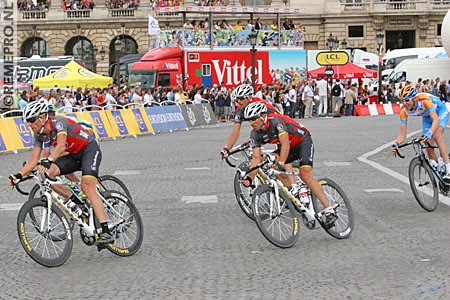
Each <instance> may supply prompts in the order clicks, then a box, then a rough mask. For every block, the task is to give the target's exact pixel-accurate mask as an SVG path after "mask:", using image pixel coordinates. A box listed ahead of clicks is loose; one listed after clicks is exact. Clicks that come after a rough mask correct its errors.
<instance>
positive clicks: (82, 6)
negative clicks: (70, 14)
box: [61, 0, 95, 10]
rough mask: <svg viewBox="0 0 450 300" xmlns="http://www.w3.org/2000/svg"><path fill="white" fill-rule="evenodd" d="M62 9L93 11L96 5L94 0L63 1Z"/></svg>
mask: <svg viewBox="0 0 450 300" xmlns="http://www.w3.org/2000/svg"><path fill="white" fill-rule="evenodd" d="M61 7H62V9H63V10H87V9H91V10H92V9H94V7H95V3H94V1H93V0H63V1H61Z"/></svg>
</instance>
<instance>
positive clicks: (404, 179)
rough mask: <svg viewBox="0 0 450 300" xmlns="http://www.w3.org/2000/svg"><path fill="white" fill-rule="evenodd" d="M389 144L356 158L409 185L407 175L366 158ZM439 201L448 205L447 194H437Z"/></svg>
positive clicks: (389, 144) (388, 145)
mask: <svg viewBox="0 0 450 300" xmlns="http://www.w3.org/2000/svg"><path fill="white" fill-rule="evenodd" d="M419 132H422V130H417V131H414V132H411V133H410V134H408V136H407V137H408V138H409V137H411V136H413V135H416V134H417V133H419ZM391 146H392V142H389V143H386V144H384V145H382V146H380V147H378V148H376V149H374V150H372V151H369V152H367V153H365V154H363V155H361V156H360V157H358V160H359V161H361V162H363V163H366V164H368V165H369V166H371V167H373V168H375V169H377V170H379V171H381V172H383V173H385V174H387V175H389V176H392V177H394V178H395V179H397V180H399V181H401V182H403V183H406V184H407V185H409V179H408V177H406V176H403V175H402V174H400V173H397V172H395V171H392V170H391V169H389V168H386V167H384V166H382V165H380V164H379V163H377V162H374V161H371V160H369V159H368V157H370V156H372V155H375V154H377V153H378V152H380V151H382V150H384V149H386V148H388V147H391ZM424 192H426V191H425V190H424ZM429 194H430V195H431V193H429ZM439 201H441V202H442V203H444V204H446V205H448V206H450V198H449V197H447V196H444V195H442V194H439Z"/></svg>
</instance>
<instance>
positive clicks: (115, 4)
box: [105, 0, 139, 9]
mask: <svg viewBox="0 0 450 300" xmlns="http://www.w3.org/2000/svg"><path fill="white" fill-rule="evenodd" d="M105 5H106V7H107V8H109V9H119V8H122V9H132V8H134V9H137V8H138V7H139V0H107V1H106V2H105Z"/></svg>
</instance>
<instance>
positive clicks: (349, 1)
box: [341, 0, 450, 15]
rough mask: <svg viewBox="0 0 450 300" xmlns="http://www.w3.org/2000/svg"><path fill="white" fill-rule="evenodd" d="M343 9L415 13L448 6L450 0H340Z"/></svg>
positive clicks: (444, 8)
mask: <svg viewBox="0 0 450 300" xmlns="http://www.w3.org/2000/svg"><path fill="white" fill-rule="evenodd" d="M341 5H342V8H343V11H362V12H369V13H388V14H389V13H392V14H395V15H397V14H401V13H407V14H411V13H415V12H433V11H435V10H436V9H437V10H446V9H449V8H450V0H407V1H398V0H373V1H370V0H341Z"/></svg>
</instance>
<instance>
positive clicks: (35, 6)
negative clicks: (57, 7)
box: [17, 0, 50, 11]
mask: <svg viewBox="0 0 450 300" xmlns="http://www.w3.org/2000/svg"><path fill="white" fill-rule="evenodd" d="M17 7H18V8H19V11H48V10H49V9H50V1H47V0H43V1H37V2H36V3H34V2H33V1H31V0H22V1H17Z"/></svg>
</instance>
